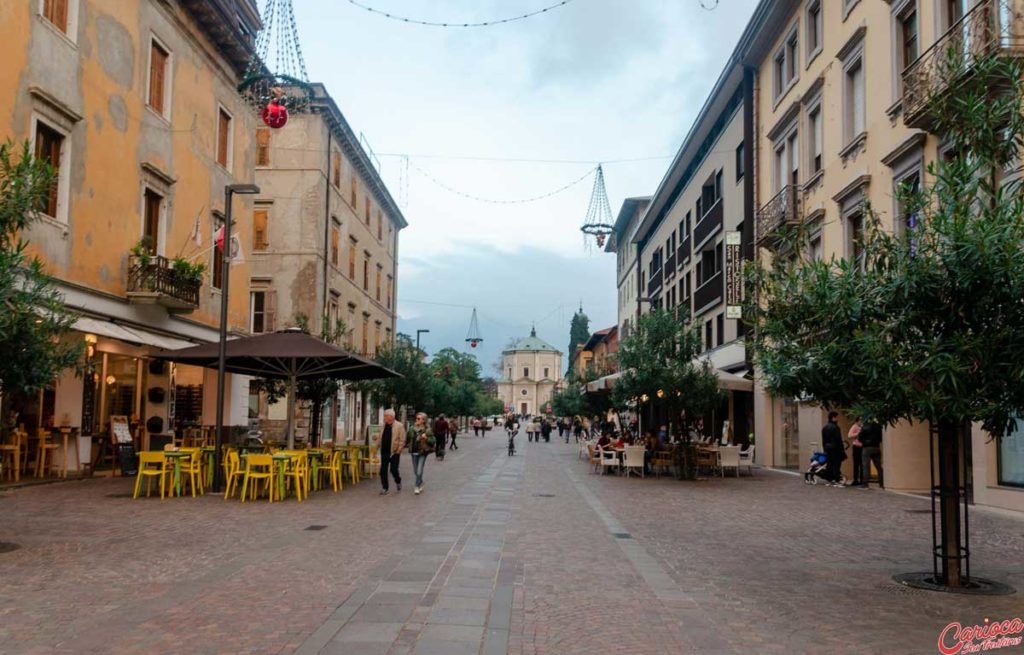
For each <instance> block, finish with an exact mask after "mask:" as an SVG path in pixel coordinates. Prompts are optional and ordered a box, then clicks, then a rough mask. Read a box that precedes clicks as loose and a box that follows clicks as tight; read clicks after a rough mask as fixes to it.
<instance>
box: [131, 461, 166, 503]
mask: <svg viewBox="0 0 1024 655" xmlns="http://www.w3.org/2000/svg"><path fill="white" fill-rule="evenodd" d="M170 471H171V475H174V469H173V468H172V469H170ZM167 472H168V466H167V458H166V457H164V454H163V453H161V452H141V453H139V472H138V473H137V474H136V475H135V492H134V493H133V494H132V499H135V498H138V497H139V490H140V489H141V488H142V478H146V498H149V492H150V491H151V489H152V487H153V478H160V500H163V499H164V484H165V481H166V479H167Z"/></svg>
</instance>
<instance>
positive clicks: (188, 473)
mask: <svg viewBox="0 0 1024 655" xmlns="http://www.w3.org/2000/svg"><path fill="white" fill-rule="evenodd" d="M181 450H182V451H183V452H186V453H188V457H183V458H182V459H181V482H182V484H185V482H186V480H187V481H188V483H189V486H190V487H192V497H193V498H195V497H196V490H197V489H198V490H199V495H200V496H201V495H203V494H204V493H206V490H205V489H204V488H203V451H202V449H200V448H182V449H181Z"/></svg>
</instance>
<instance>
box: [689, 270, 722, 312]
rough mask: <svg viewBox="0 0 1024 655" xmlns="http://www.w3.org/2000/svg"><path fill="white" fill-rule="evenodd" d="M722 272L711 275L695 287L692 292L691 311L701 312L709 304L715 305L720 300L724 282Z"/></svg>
mask: <svg viewBox="0 0 1024 655" xmlns="http://www.w3.org/2000/svg"><path fill="white" fill-rule="evenodd" d="M723 280H724V278H723V277H722V272H721V271H719V272H717V273H715V274H714V275H712V276H711V277H710V278H708V280H707V281H706V282H704V284H702V285H700V286H699V287H697V290H696V291H694V292H693V311H694V312H696V313H700V312H702V311H703V310H704V309H706V308H707V307H709V306H713V305H716V304H718V303H720V302H721V301H722V296H723V295H724V294H725V284H724V281H723Z"/></svg>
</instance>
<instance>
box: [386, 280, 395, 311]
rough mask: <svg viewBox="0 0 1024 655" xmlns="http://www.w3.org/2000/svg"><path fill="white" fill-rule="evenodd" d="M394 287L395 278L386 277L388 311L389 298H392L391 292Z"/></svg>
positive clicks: (389, 306)
mask: <svg viewBox="0 0 1024 655" xmlns="http://www.w3.org/2000/svg"><path fill="white" fill-rule="evenodd" d="M394 285H395V278H393V277H391V276H390V275H389V276H388V289H387V292H388V309H391V297H392V294H393V293H394V291H393V287H394Z"/></svg>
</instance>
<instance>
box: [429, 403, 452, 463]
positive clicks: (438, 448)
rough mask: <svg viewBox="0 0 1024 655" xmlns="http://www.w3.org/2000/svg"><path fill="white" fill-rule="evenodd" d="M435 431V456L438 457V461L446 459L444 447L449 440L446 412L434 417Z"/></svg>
mask: <svg viewBox="0 0 1024 655" xmlns="http://www.w3.org/2000/svg"><path fill="white" fill-rule="evenodd" d="M432 427H433V432H434V456H435V457H437V461H439V462H443V461H444V447H445V443H446V442H447V440H448V421H446V420H445V419H444V414H441V415H440V416H438V417H437V418H436V419H434V425H433V426H432Z"/></svg>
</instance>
